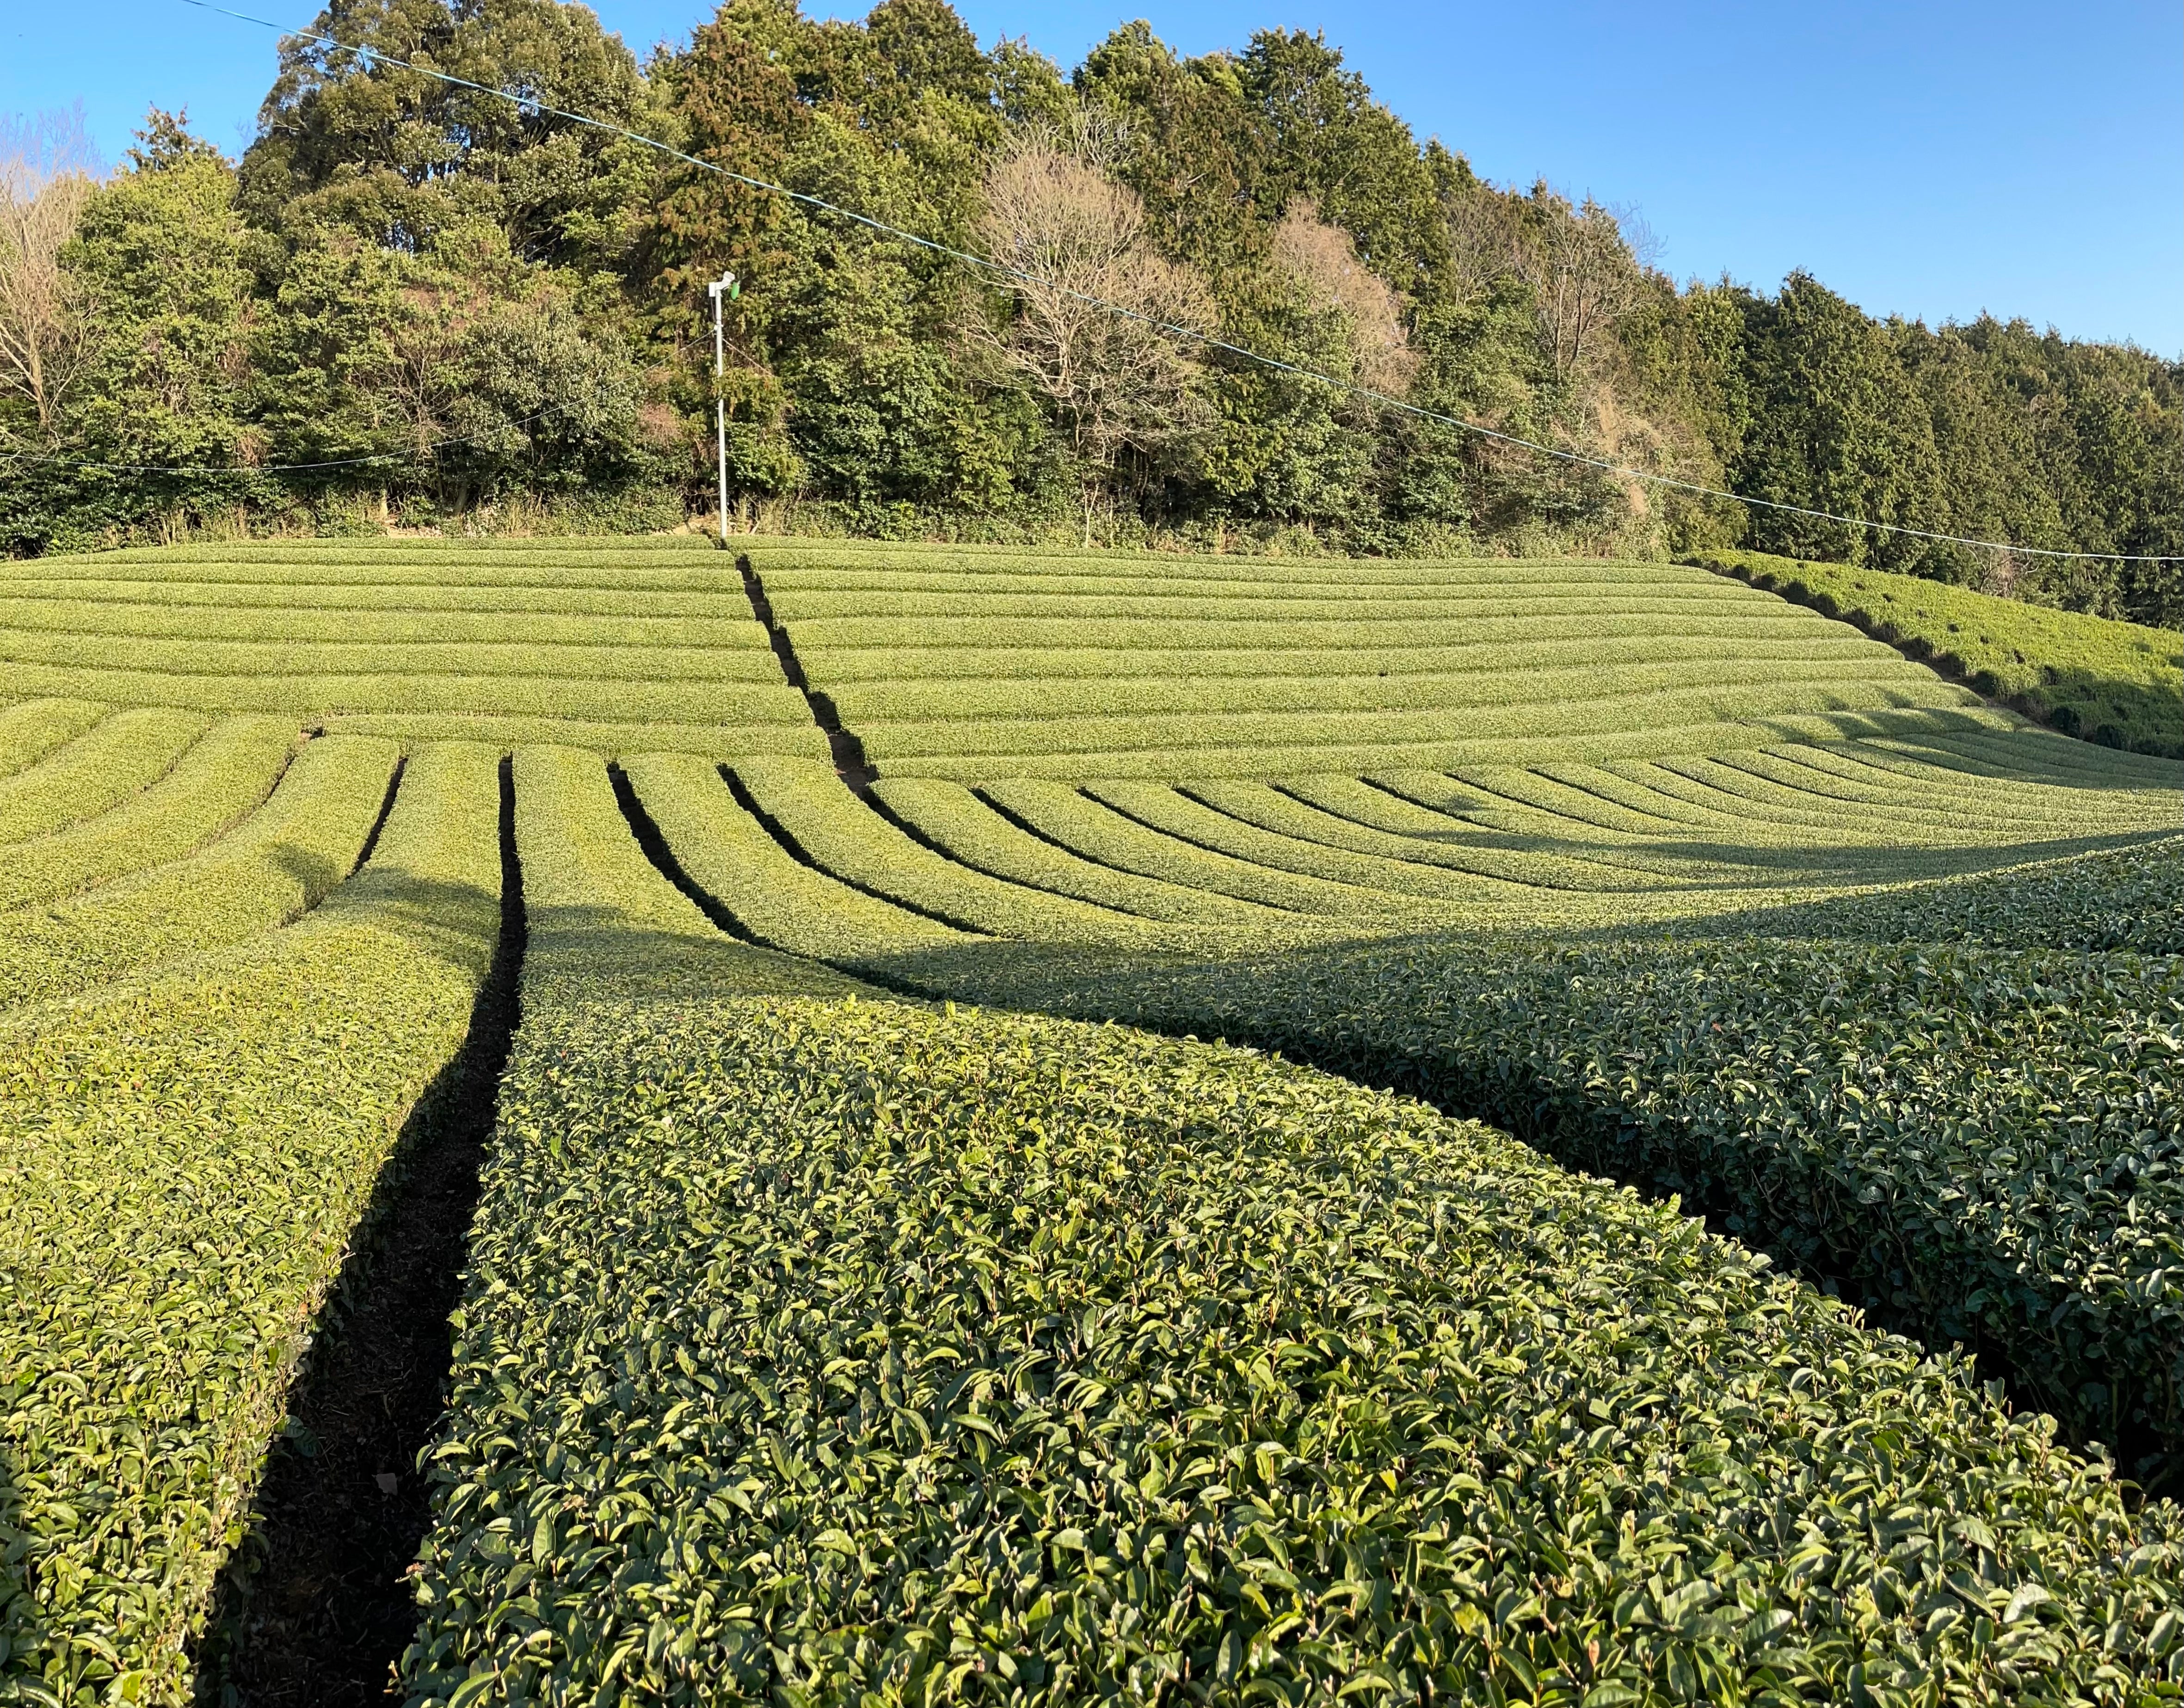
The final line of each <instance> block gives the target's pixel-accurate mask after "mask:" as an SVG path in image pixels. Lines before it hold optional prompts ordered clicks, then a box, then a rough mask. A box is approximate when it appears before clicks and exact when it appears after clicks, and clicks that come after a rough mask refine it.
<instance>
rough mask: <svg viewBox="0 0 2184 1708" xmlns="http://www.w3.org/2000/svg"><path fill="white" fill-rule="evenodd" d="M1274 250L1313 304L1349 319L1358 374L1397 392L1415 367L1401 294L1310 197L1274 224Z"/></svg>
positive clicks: (1380, 389) (1284, 269)
mask: <svg viewBox="0 0 2184 1708" xmlns="http://www.w3.org/2000/svg"><path fill="white" fill-rule="evenodd" d="M1273 263H1274V265H1275V266H1276V267H1278V268H1279V269H1280V270H1281V271H1282V272H1283V273H1284V274H1286V275H1288V276H1289V278H1290V281H1292V282H1293V283H1294V284H1295V286H1296V287H1298V289H1300V290H1301V292H1303V293H1304V295H1305V298H1306V299H1307V301H1308V302H1310V303H1312V306H1313V307H1315V308H1318V309H1328V308H1332V309H1339V310H1340V312H1341V314H1342V315H1343V316H1344V318H1345V319H1346V320H1347V321H1348V322H1349V325H1350V339H1351V354H1352V357H1353V358H1354V359H1355V361H1356V364H1357V378H1358V380H1359V381H1362V383H1363V384H1365V385H1368V386H1369V387H1372V388H1373V390H1374V391H1376V392H1385V393H1387V394H1388V395H1389V396H1390V397H1401V395H1402V394H1403V392H1404V390H1405V388H1406V387H1408V386H1409V384H1410V383H1411V376H1412V374H1414V373H1415V372H1417V370H1418V360H1417V358H1416V357H1414V356H1413V355H1412V353H1411V347H1410V337H1409V334H1408V333H1407V331H1405V330H1404V326H1403V303H1402V298H1401V297H1399V296H1397V295H1396V289H1395V287H1393V286H1392V285H1390V284H1389V283H1388V281H1386V280H1385V279H1383V278H1381V277H1380V275H1379V274H1377V273H1375V272H1373V270H1372V269H1370V268H1369V267H1368V266H1366V264H1364V263H1363V262H1362V261H1360V260H1359V259H1357V246H1356V245H1355V244H1354V243H1352V242H1351V238H1350V234H1349V233H1348V232H1347V231H1343V230H1342V229H1341V228H1340V226H1336V225H1329V224H1328V223H1327V222H1326V221H1325V220H1322V219H1321V218H1320V217H1319V209H1318V208H1317V207H1316V206H1315V205H1314V204H1313V203H1312V199H1311V198H1309V197H1302V196H1301V197H1299V198H1297V199H1296V200H1295V201H1294V202H1292V203H1290V207H1289V209H1288V211H1287V212H1286V213H1285V214H1284V215H1283V216H1282V223H1281V224H1280V225H1278V226H1277V227H1275V229H1274V242H1273Z"/></svg>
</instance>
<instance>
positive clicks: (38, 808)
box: [0, 708, 206, 843]
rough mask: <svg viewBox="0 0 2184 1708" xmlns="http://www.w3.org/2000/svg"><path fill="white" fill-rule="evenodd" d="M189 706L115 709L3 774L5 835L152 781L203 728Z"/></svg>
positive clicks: (82, 812) (86, 812)
mask: <svg viewBox="0 0 2184 1708" xmlns="http://www.w3.org/2000/svg"><path fill="white" fill-rule="evenodd" d="M205 728H206V720H205V719H203V718H202V717H198V716H194V715H192V714H190V713H188V712H179V711H169V710H164V709H159V708H145V709H140V710H136V711H125V712H119V713H116V714H115V715H114V716H112V717H110V718H108V719H106V720H104V721H103V722H102V723H99V724H97V725H94V726H92V728H91V729H90V730H88V731H86V732H85V733H84V734H82V735H81V736H78V737H76V738H75V740H74V741H72V742H70V743H68V745H67V746H65V747H63V748H58V750H56V751H55V752H53V753H52V754H49V755H47V758H45V759H43V760H42V761H41V762H40V763H38V764H36V765H31V766H30V767H29V768H27V769H26V770H24V771H18V772H16V773H15V774H14V776H10V777H6V778H0V843H11V842H20V841H22V840H24V839H25V837H37V836H44V835H46V834H47V833H48V832H53V831H57V830H59V829H60V828H61V827H62V826H64V825H67V824H69V823H70V822H71V821H74V820H76V819H81V818H87V817H89V816H91V815H92V814H94V813H99V812H103V811H104V810H105V809H107V808H109V807H111V806H114V805H116V804H119V803H120V801H121V800H123V799H124V798H126V797H127V796H130V795H132V794H134V793H136V791H137V790H138V789H141V788H142V787H145V786H146V785H147V784H148V783H151V782H154V781H155V780H156V779H158V778H159V776H162V775H163V774H164V772H165V771H167V769H168V768H169V767H170V766H171V765H173V764H174V763H175V760H176V759H179V758H180V757H181V754H182V751H183V749H184V748H187V747H188V746H189V745H190V743H192V742H194V741H196V740H197V738H198V737H200V736H202V735H203V733H204V732H205Z"/></svg>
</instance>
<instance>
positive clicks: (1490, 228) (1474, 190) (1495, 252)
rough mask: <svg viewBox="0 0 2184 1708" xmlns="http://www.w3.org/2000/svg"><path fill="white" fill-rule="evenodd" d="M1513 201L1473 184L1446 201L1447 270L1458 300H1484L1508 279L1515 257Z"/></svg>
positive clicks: (1516, 222)
mask: <svg viewBox="0 0 2184 1708" xmlns="http://www.w3.org/2000/svg"><path fill="white" fill-rule="evenodd" d="M1511 200H1512V198H1509V197H1507V196H1505V195H1503V194H1502V192H1500V191H1499V190H1496V189H1495V188H1494V187H1493V186H1491V185H1488V184H1474V185H1472V186H1469V187H1468V188H1467V189H1464V190H1463V191H1460V192H1457V193H1455V194H1452V195H1451V196H1450V197H1449V198H1448V199H1447V201H1446V203H1445V205H1444V212H1445V217H1446V221H1447V225H1448V250H1449V266H1450V272H1451V275H1452V280H1453V282H1454V284H1455V287H1456V294H1457V297H1458V298H1472V297H1483V296H1485V294H1486V293H1487V292H1489V291H1490V290H1492V289H1493V288H1494V287H1495V286H1496V285H1497V284H1499V283H1500V282H1501V281H1502V280H1503V279H1505V278H1507V276H1508V275H1509V272H1510V269H1511V266H1512V264H1513V260H1512V258H1513V256H1514V255H1515V254H1516V253H1517V241H1518V240H1517V225H1518V221H1517V218H1516V214H1515V213H1514V211H1513V209H1512V207H1511V205H1510V203H1511Z"/></svg>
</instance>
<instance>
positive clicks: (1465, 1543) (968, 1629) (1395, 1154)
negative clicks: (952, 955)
mask: <svg viewBox="0 0 2184 1708" xmlns="http://www.w3.org/2000/svg"><path fill="white" fill-rule="evenodd" d="M745 953H747V954H748V953H755V952H752V951H745ZM476 1227H477V1231H476V1237H475V1239H474V1243H473V1245H472V1270H471V1277H470V1282H469V1285H468V1288H467V1290H466V1292H465V1299H464V1302H463V1305H462V1307H461V1310H460V1315H459V1317H458V1319H457V1334H458V1339H457V1348H456V1363H455V1378H454V1394H453V1397H452V1399H451V1405H450V1414H449V1421H448V1430H447V1433H446V1435H445V1438H443V1440H442V1441H441V1443H440V1444H438V1446H437V1447H436V1448H435V1449H434V1450H433V1452H432V1457H431V1460H430V1463H431V1467H432V1478H433V1481H434V1483H435V1484H436V1492H435V1517H434V1522H433V1526H432V1532H431V1533H430V1535H429V1537H428V1538H427V1541H426V1551H425V1558H424V1572H423V1574H422V1578H421V1588H420V1595H421V1600H422V1602H423V1609H422V1623H421V1628H420V1632H419V1635H418V1638H417V1641H416V1643H415V1645H414V1646H413V1647H412V1649H411V1650H410V1651H409V1655H407V1656H406V1657H405V1659H404V1664H403V1669H402V1671H403V1676H404V1681H405V1683H406V1684H407V1686H408V1689H409V1700H410V1702H411V1703H412V1704H413V1705H415V1708H426V1705H432V1708H439V1705H446V1708H468V1705H470V1704H471V1703H474V1702H479V1701H488V1700H489V1701H530V1702H538V1703H542V1704H575V1703H580V1702H581V1703H591V1702H594V1701H598V1700H609V1699H611V1700H616V1701H619V1702H621V1703H625V1704H636V1703H645V1702H692V1701H699V1700H760V1699H772V1700H790V1701H796V1702H801V1703H806V1704H812V1705H822V1704H834V1703H841V1704H852V1703H894V1702H917V1703H921V1704H924V1703H934V1702H943V1701H964V1700H979V1701H1011V1702H1020V1703H1047V1702H1051V1703H1077V1702H1084V1701H1095V1700H1151V1699H1154V1698H1157V1697H1161V1696H1167V1695H1173V1696H1174V1697H1175V1698H1177V1699H1178V1700H1196V1699H1201V1698H1203V1699H1207V1700H1217V1699H1229V1698H1234V1700H1254V1699H1258V1700H1291V1701H1295V1700H1337V1699H1338V1697H1339V1695H1340V1694H1358V1693H1360V1692H1370V1693H1372V1694H1379V1695H1389V1696H1392V1697H1394V1698H1397V1699H1401V1700H1418V1699H1420V1698H1422V1697H1426V1696H1431V1697H1433V1698H1435V1699H1438V1700H1449V1701H1457V1702H1477V1703H1497V1704H1498V1703H1501V1702H1504V1701H1514V1700H1527V1701H1536V1702H1542V1703H1553V1702H1560V1703H1565V1704H1576V1703H1578V1702H1580V1701H1586V1702H1591V1703H1594V1704H1602V1705H1604V1704H1609V1703H1636V1702H1669V1701H1675V1700H1716V1701H1728V1700H1736V1701H1745V1702H1752V1703H1780V1704H1788V1703H1802V1702H1814V1703H1818V1702H1828V1703H1838V1702H1850V1701H1858V1700H1864V1701H1870V1702H1875V1703H1900V1704H1909V1703H1912V1702H1914V1701H1935V1702H1939V1701H1947V1702H1963V1703H1970V1702H1975V1701H1977V1702H1989V1701H2000V1700H2011V1701H2019V1702H2025V1703H2048V1702H2052V1703H2058V1704H2059V1703H2064V1702H2072V1703H2080V1702H2115V1703H2122V1702H2126V1701H2133V1700H2144V1696H2145V1693H2146V1691H2147V1690H2148V1688H2149V1686H2150V1685H2151V1683H2152V1681H2153V1679H2154V1678H2156V1677H2167V1676H2169V1675H2170V1673H2172V1672H2174V1671H2175V1670H2176V1666H2177V1664H2178V1656H2177V1648H2176V1644H2177V1636H2178V1629H2179V1625H2180V1623H2184V1605H2181V1604H2184V1598H2180V1589H2179V1584H2180V1577H2179V1573H2178V1570H2177V1566H2178V1563H2179V1560H2180V1557H2184V1556H2180V1554H2179V1549H2178V1528H2177V1515H2176V1511H2175V1510H2174V1509H2173V1508H2169V1507H2165V1506H2155V1507H2153V1508H2149V1509H2148V1510H2147V1511H2146V1512H2145V1513H2144V1514H2142V1516H2138V1517H2137V1518H2133V1517H2131V1516H2129V1515H2127V1514H2126V1510H2125V1507H2124V1504H2123V1501H2122V1499H2120V1492H2119V1490H2118V1489H2117V1488H2116V1486H2115V1485H2114V1483H2112V1482H2110V1481H2109V1480H2108V1478H2107V1477H2106V1476H2105V1474H2104V1473H2103V1472H2102V1471H2101V1470H2100V1469H2099V1468H2098V1466H2092V1465H2089V1464H2088V1463H2087V1462H2086V1461H2084V1460H2081V1459H2079V1458H2077V1457H2075V1455H2072V1454H2070V1452H2068V1451H2067V1450H2065V1449H2061V1448H2059V1447H2058V1446H2056V1445H2055V1444H2053V1442H2052V1440H2051V1439H2050V1438H2049V1433H2048V1431H2049V1426H2048V1425H2046V1424H2044V1423H2042V1422H2041V1421H2037V1420H2030V1421H2028V1420H2025V1419H2022V1418H2017V1417H2013V1416H2010V1415H2009V1412H2008V1411H2007V1410H2006V1409H2005V1408H2004V1407H2003V1405H2001V1404H2000V1403H1999V1401H1998V1400H1997V1399H1995V1398H1994V1397H1992V1395H1990V1394H1986V1393H1984V1392H1982V1391H1981V1389H1980V1388H1977V1387H1975V1385H1973V1384H1972V1383H1970V1381H1968V1380H1967V1378H1966V1374H1965V1371H1964V1369H1963V1367H1962V1366H1961V1365H1960V1364H1958V1363H1953V1362H1952V1361H1950V1360H1928V1359H1926V1358H1925V1357H1924V1356H1923V1355H1921V1354H1920V1353H1919V1351H1918V1350H1917V1349H1915V1348H1914V1347H1913V1346H1911V1345H1910V1344H1908V1343H1906V1342H1904V1341H1902V1340H1897V1339H1893V1338H1889V1337H1887V1336H1885V1335H1880V1334H1876V1333H1875V1332H1871V1331H1869V1330H1868V1329H1865V1328H1864V1327H1860V1326H1859V1325H1858V1323H1857V1321H1855V1319H1854V1317H1853V1315H1852V1314H1851V1313H1849V1312H1847V1310H1844V1309H1843V1308H1842V1307H1841V1305H1837V1304H1836V1303H1835V1302H1834V1301H1831V1300H1829V1299H1824V1298H1822V1297H1821V1296H1820V1295H1819V1294H1817V1293H1815V1292H1814V1290H1813V1289H1812V1288H1809V1287H1805V1286H1802V1285H1800V1284H1797V1283H1794V1282H1789V1281H1786V1280H1785V1279H1783V1278H1781V1277H1778V1276H1776V1275H1775V1274H1773V1273H1772V1272H1771V1271H1769V1269H1768V1267H1767V1266H1766V1264H1765V1262H1764V1260H1757V1259H1754V1258H1753V1257H1752V1255H1750V1254H1749V1253H1747V1251H1746V1250H1744V1249H1742V1248H1741V1247H1740V1246H1737V1245H1736V1244H1734V1243H1730V1242H1727V1241H1724V1240H1720V1239H1717V1238H1713V1237H1711V1236H1709V1235H1708V1234H1707V1233H1706V1232H1703V1230H1702V1228H1701V1227H1699V1225H1698V1224H1697V1223H1696V1222H1693V1221H1689V1220H1687V1219H1685V1218H1684V1217H1682V1216H1678V1215H1677V1214H1675V1213H1674V1211H1673V1210H1669V1209H1667V1208H1663V1207H1660V1206H1656V1205H1647V1204H1646V1203H1643V1202H1642V1201H1641V1200H1640V1199H1637V1198H1635V1196H1633V1195H1632V1194H1630V1193H1627V1192H1619V1191H1617V1190H1615V1189H1613V1188H1610V1187H1607V1186H1606V1185H1604V1184H1602V1183H1601V1182H1595V1181H1590V1180H1585V1179H1583V1178H1580V1177H1575V1176H1572V1175H1569V1174H1567V1173H1564V1172H1563V1171H1559V1170H1557V1169H1555V1168H1553V1167H1552V1166H1548V1165H1546V1164H1545V1163H1543V1162H1542V1161H1541V1160H1539V1159H1538V1158H1537V1157H1536V1156H1535V1155H1534V1154H1532V1153H1530V1152H1529V1151H1527V1150H1526V1149H1524V1147H1522V1146H1520V1145H1518V1144H1515V1143H1512V1142H1510V1141H1509V1140H1507V1139H1506V1138H1502V1137H1500V1136H1499V1135H1497V1134H1495V1133H1492V1132H1488V1131H1487V1130H1485V1129H1484V1128H1481V1127H1476V1126H1472V1125H1469V1124H1466V1123H1462V1122H1457V1121H1450V1120H1447V1119H1445V1118H1443V1117H1441V1116H1439V1115H1435V1114H1433V1113H1432V1112H1431V1111H1429V1110H1426V1109H1425V1108H1424V1107H1422V1106H1421V1105H1419V1104H1414V1103H1411V1102H1408V1101H1407V1100H1404V1099H1396V1098H1391V1097H1388V1096H1385V1095H1382V1094H1379V1093H1373V1092H1369V1091H1366V1090H1362V1089H1361V1088H1357V1087H1356V1086H1353V1085H1348V1084H1345V1083H1343V1082H1340V1081H1336V1080H1332V1079H1329V1078H1326V1077H1323V1076H1320V1075H1318V1074H1313V1073H1310V1072H1307V1071H1302V1070H1299V1069H1295V1068H1291V1067H1288V1066H1285V1065H1281V1064H1279V1063H1276V1062H1271V1061H1268V1060H1262V1059H1259V1058H1255V1057H1252V1056H1251V1055H1249V1054H1242V1053H1239V1052H1236V1051H1234V1050H1226V1049H1213V1048H1210V1047H1205V1046H1199V1045H1193V1044H1186V1043H1173V1042H1166V1041H1162V1040H1159V1039H1154V1038H1146V1037H1144V1036H1142V1035H1135V1034H1131V1033H1128V1032H1121V1031H1117V1030H1115V1029H1112V1028H1098V1027H1087V1026H1074V1025H1071V1024H1068V1023H1067V1022H1062V1021H1051V1020H1036V1019H1028V1018H1022V1017H1013V1016H1006V1015H983V1014H974V1013H951V1014H948V1015H941V1014H937V1013H932V1012H926V1011H921V1010H914V1009H910V1008H905V1007H903V1006H901V1005H900V1004H889V1003H879V1004H874V1003H869V1002H855V1003H848V1004H844V1003H823V1002H817V1001H812V1000H783V999H766V1000H741V1001H718V1000H716V1001H703V1002H701V1001H690V1002H686V1003H682V1004H629V1005H625V1006H623V1007H621V1008H620V1009H619V1010H613V1011H611V1012H609V1011H604V1010H601V1009H599V1007H597V1006H591V1007H582V1006H580V1007H579V1008H577V1009H576V1010H564V1009H562V1008H560V1007H559V1006H557V1005H552V1004H549V1005H548V1006H546V1007H544V1008H543V1009H539V1010H534V1009H532V1007H531V1006H530V1003H529V999H528V997H527V996H526V1021H525V1026H524V1033H523V1035H522V1036H521V1038H519V1041H518V1047H517V1051H516V1054H515V1059H514V1060H512V1062H511V1064H510V1072H509V1077H508V1079H507V1081H506V1082H505V1083H504V1088H503V1102H502V1112H501V1126H500V1129H499V1141H498V1144H497V1149H496V1152H495V1155H494V1160H493V1165H492V1167H491V1169H490V1171H489V1172H488V1175H487V1182H486V1187H485V1194H484V1198H483V1200H482V1204H481V1206H480V1210H479V1214H478V1221H477V1224H476Z"/></svg>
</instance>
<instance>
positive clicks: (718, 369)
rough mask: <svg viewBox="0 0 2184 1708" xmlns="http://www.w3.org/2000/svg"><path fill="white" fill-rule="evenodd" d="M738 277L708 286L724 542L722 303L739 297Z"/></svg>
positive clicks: (724, 359)
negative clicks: (711, 313)
mask: <svg viewBox="0 0 2184 1708" xmlns="http://www.w3.org/2000/svg"><path fill="white" fill-rule="evenodd" d="M735 284H736V275H734V274H733V273H723V274H721V276H720V277H719V278H717V279H716V280H714V281H712V283H710V285H708V286H706V287H705V294H706V295H707V296H709V297H710V298H712V299H713V453H714V462H715V465H716V468H717V470H718V471H719V475H720V499H721V544H722V545H726V544H727V542H728V400H727V398H724V397H722V396H721V379H722V378H723V377H724V376H726V375H727V371H728V367H727V355H726V353H724V350H723V348H722V345H721V300H722V298H725V297H730V296H733V295H734V294H735Z"/></svg>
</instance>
